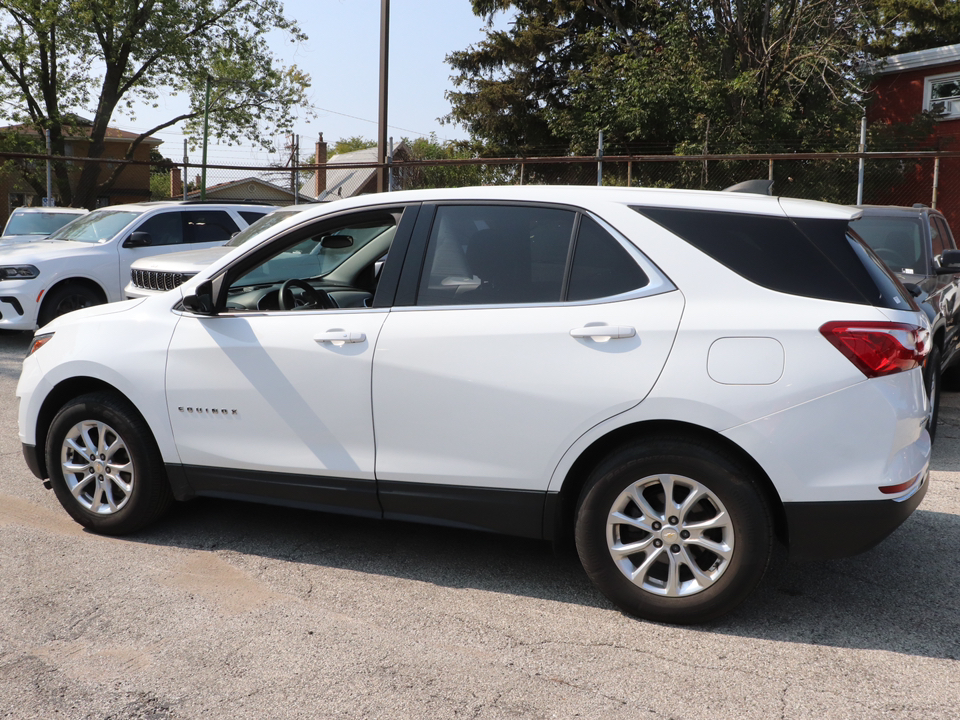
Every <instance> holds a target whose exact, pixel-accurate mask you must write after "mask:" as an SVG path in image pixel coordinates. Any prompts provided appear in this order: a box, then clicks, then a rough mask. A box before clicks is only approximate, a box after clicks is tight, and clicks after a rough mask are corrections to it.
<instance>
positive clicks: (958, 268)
mask: <svg viewBox="0 0 960 720" xmlns="http://www.w3.org/2000/svg"><path fill="white" fill-rule="evenodd" d="M954 273H960V250H944V251H943V254H942V255H941V256H940V267H938V268H937V274H938V275H952V274H954Z"/></svg>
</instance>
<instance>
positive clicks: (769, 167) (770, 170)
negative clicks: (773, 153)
mask: <svg viewBox="0 0 960 720" xmlns="http://www.w3.org/2000/svg"><path fill="white" fill-rule="evenodd" d="M767 180H769V181H770V182H773V158H770V160H769V164H768V165H767Z"/></svg>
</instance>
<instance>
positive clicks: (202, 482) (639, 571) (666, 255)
mask: <svg viewBox="0 0 960 720" xmlns="http://www.w3.org/2000/svg"><path fill="white" fill-rule="evenodd" d="M858 214H859V211H858V210H856V209H852V208H847V207H839V206H834V205H826V204H821V203H814V202H804V201H798V200H788V199H781V198H776V197H766V196H756V195H733V194H729V193H725V194H719V193H707V192H691V191H670V190H637V189H618V188H584V187H511V188H497V187H488V188H463V189H455V190H430V191H412V192H397V193H384V194H380V195H375V196H365V197H361V198H351V199H347V200H343V201H340V202H337V203H336V204H331V205H328V206H318V207H314V208H311V209H309V210H306V211H304V212H302V213H300V214H297V215H295V216H293V217H291V218H290V219H288V220H285V221H283V222H281V223H279V224H277V225H276V226H274V228H273V232H272V233H269V234H267V235H266V236H264V237H261V238H258V239H256V240H254V241H251V242H248V243H246V244H244V245H242V246H241V247H238V248H235V249H234V250H232V251H231V252H230V253H229V254H227V255H226V256H224V257H223V258H221V259H220V260H218V261H217V262H215V263H214V264H213V265H212V266H210V267H209V268H207V269H206V270H204V271H202V272H200V274H199V275H198V276H197V277H195V278H193V279H191V280H190V281H188V282H187V283H185V284H184V285H182V286H181V287H180V288H179V289H177V290H173V291H171V292H168V293H164V294H161V295H155V296H153V297H148V298H145V299H141V300H131V301H127V302H125V303H120V304H114V305H110V306H105V307H101V308H89V309H86V310H82V311H79V312H76V313H71V314H70V315H68V316H65V317H61V318H58V319H57V320H56V321H54V322H53V323H51V324H50V325H49V326H47V327H46V328H44V329H43V330H42V331H41V332H40V333H39V334H38V335H37V336H36V338H35V341H34V343H33V346H32V348H31V354H30V355H29V356H28V357H27V358H26V359H25V360H24V363H23V371H22V375H21V378H20V383H19V385H18V388H17V395H18V396H19V398H20V411H19V426H20V439H21V442H22V445H23V452H24V457H25V458H26V461H27V464H28V465H29V466H30V468H31V469H32V470H33V472H34V474H36V475H37V477H39V478H49V484H50V485H51V486H52V488H53V490H54V491H55V493H56V495H57V498H58V499H59V500H60V502H61V503H62V505H63V507H64V508H65V509H66V511H67V512H68V513H69V514H70V515H71V516H72V517H73V518H74V519H76V520H77V521H78V522H79V523H81V524H82V525H84V526H86V527H88V528H91V529H92V530H94V531H96V532H101V533H108V534H120V533H129V532H133V531H136V530H139V529H141V528H143V527H145V526H147V525H149V524H150V523H152V522H155V521H156V520H157V519H158V518H160V516H161V515H162V514H163V513H164V512H165V511H166V510H167V509H168V508H169V506H170V505H171V503H172V502H173V501H174V499H176V500H187V499H189V498H191V497H195V496H198V495H212V496H217V497H230V498H238V499H244V500H252V501H265V502H270V503H280V504H288V505H291V506H296V507H307V508H315V509H317V510H323V511H330V512H342V513H348V514H353V515H360V516H366V517H375V518H392V519H402V520H413V521H421V522H429V523H440V524H446V525H452V526H457V527H464V528H475V529H482V530H489V531H495V532H500V533H509V534H514V535H519V536H525V537H533V538H543V539H547V540H554V541H560V540H563V539H564V538H572V539H574V540H575V543H576V546H577V549H578V551H579V554H580V558H581V560H582V563H583V566H584V568H585V570H586V572H587V574H588V575H589V576H590V577H591V578H592V579H593V581H594V582H595V583H596V584H597V586H598V587H599V589H600V590H601V591H602V592H603V593H604V594H606V595H607V597H608V598H610V599H611V600H612V601H613V602H614V603H616V604H617V605H618V606H620V607H621V608H623V609H624V610H626V611H627V612H630V613H634V614H637V615H639V616H641V617H645V618H651V619H655V620H662V621H670V622H697V621H704V620H707V619H710V618H713V617H717V616H718V615H720V614H722V613H725V612H727V611H729V610H731V609H732V608H734V607H735V606H736V605H737V604H738V603H740V602H741V601H742V600H743V599H744V598H745V597H746V596H747V595H748V594H749V593H750V592H751V591H752V590H753V588H754V587H755V586H756V584H757V583H758V582H759V581H760V578H761V576H762V575H763V573H764V570H765V569H766V567H767V565H768V562H769V560H770V557H771V552H772V549H773V546H774V543H775V541H777V539H779V540H780V541H782V542H784V543H786V544H787V545H788V546H789V549H790V551H791V552H792V553H795V554H797V555H801V556H812V557H821V558H830V557H842V556H846V555H852V554H855V553H859V552H862V551H864V550H866V549H868V548H870V547H872V546H873V545H875V544H876V543H878V542H880V541H881V540H882V539H883V538H884V537H886V536H887V535H888V534H889V533H891V532H893V530H894V529H895V528H896V527H897V526H898V525H899V524H900V523H901V522H903V521H904V520H905V519H906V518H907V517H908V516H909V515H910V513H911V512H913V510H914V509H915V508H916V507H917V505H918V504H919V503H920V501H921V499H922V498H923V496H924V493H925V492H926V490H927V485H928V470H929V462H930V437H929V434H928V432H927V428H926V421H927V403H926V396H925V394H924V384H923V375H922V369H921V366H922V364H923V362H924V359H925V357H926V353H927V351H928V343H929V327H928V325H927V321H926V318H925V315H924V314H923V313H922V312H921V311H920V310H919V308H918V307H917V306H916V305H915V304H914V302H913V300H912V298H911V297H910V295H909V293H907V292H906V291H905V290H904V288H903V286H902V285H901V284H900V283H899V282H898V281H897V280H896V279H895V278H894V277H893V276H892V275H891V274H890V272H889V270H887V269H886V267H885V266H884V265H883V263H882V262H881V261H879V260H878V259H877V258H876V256H875V255H873V253H872V252H871V251H870V250H869V248H867V247H866V246H865V245H864V244H863V243H862V242H861V241H860V240H858V239H857V238H856V237H855V236H853V235H852V234H850V233H849V232H848V223H849V222H850V221H851V220H853V219H854V218H856V217H857V216H858ZM98 337H105V338H122V339H123V341H122V342H117V343H101V342H91V341H90V339H91V338H98ZM893 565H894V564H893V563H891V566H893Z"/></svg>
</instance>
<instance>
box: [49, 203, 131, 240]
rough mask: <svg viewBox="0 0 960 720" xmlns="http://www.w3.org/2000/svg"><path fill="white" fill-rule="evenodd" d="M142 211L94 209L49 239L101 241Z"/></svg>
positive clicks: (107, 238) (115, 232)
mask: <svg viewBox="0 0 960 720" xmlns="http://www.w3.org/2000/svg"><path fill="white" fill-rule="evenodd" d="M142 214H143V213H140V212H131V211H129V210H95V211H93V212H92V213H90V214H89V215H84V216H83V217H81V218H77V219H76V220H75V221H74V222H72V223H70V224H69V225H64V226H63V227H62V228H61V229H60V230H58V231H57V232H55V233H54V234H53V235H51V236H50V239H51V240H72V241H74V242H83V243H102V242H106V241H107V240H109V239H110V238H112V237H114V236H115V235H116V234H117V233H118V232H120V231H121V230H123V229H124V228H125V227H126V226H127V225H129V224H130V223H131V222H133V220H134V219H135V218H138V217H140V215H142Z"/></svg>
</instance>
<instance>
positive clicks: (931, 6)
mask: <svg viewBox="0 0 960 720" xmlns="http://www.w3.org/2000/svg"><path fill="white" fill-rule="evenodd" d="M871 17H872V20H873V23H872V24H873V27H872V31H871V32H870V33H869V36H868V49H869V51H870V53H871V54H872V55H873V56H875V57H881V58H882V57H885V56H887V55H894V54H897V53H905V52H913V51H915V50H927V49H929V48H934V47H940V46H941V45H952V44H953V43H955V42H957V40H958V39H960V3H957V2H956V0H875V2H874V4H873V6H872V8H871Z"/></svg>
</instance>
